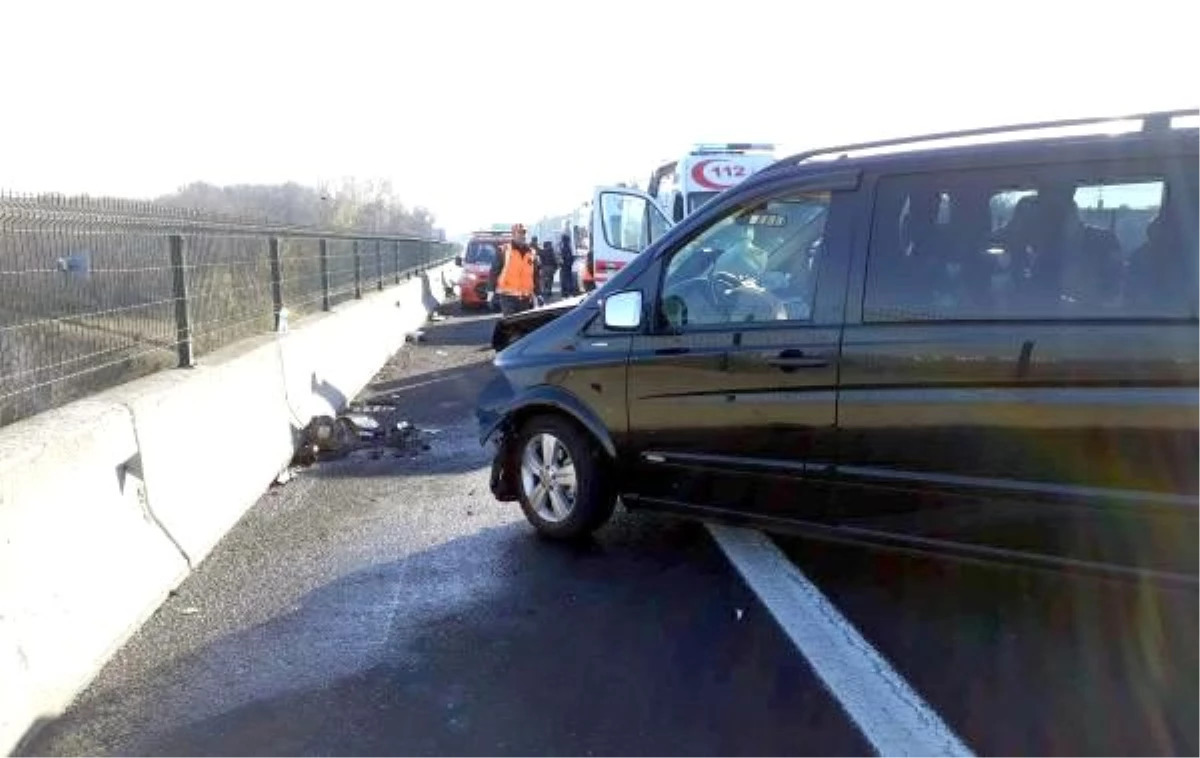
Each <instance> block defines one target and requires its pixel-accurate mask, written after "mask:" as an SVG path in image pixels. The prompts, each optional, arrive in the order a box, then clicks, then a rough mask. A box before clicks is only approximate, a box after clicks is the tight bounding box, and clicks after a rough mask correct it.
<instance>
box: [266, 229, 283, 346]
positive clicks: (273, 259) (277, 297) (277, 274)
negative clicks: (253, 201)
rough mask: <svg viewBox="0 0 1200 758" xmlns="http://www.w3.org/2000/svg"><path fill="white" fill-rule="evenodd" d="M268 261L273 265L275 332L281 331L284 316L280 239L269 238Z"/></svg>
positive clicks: (272, 298)
mask: <svg viewBox="0 0 1200 758" xmlns="http://www.w3.org/2000/svg"><path fill="white" fill-rule="evenodd" d="M267 259H268V260H269V261H270V263H271V303H272V305H274V306H275V331H279V327H280V326H281V324H280V318H281V316H282V314H283V273H282V266H280V264H279V238H278V237H268V238H267Z"/></svg>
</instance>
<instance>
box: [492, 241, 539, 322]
mask: <svg viewBox="0 0 1200 758" xmlns="http://www.w3.org/2000/svg"><path fill="white" fill-rule="evenodd" d="M536 261H537V253H536V251H534V249H533V248H532V247H530V246H529V244H528V243H527V242H526V241H525V226H524V225H523V224H513V227H512V242H510V243H508V244H507V245H505V246H504V247H502V248H501V249H500V254H499V255H497V256H496V258H495V259H494V260H493V261H492V276H491V279H492V291H493V292H495V293H496V297H497V298H498V299H499V300H500V310H501V312H502V313H504V315H506V316H507V315H509V314H512V313H520V312H521V311H527V310H529V309H530V308H532V307H533V295H534V284H533V282H534V279H533V272H534V267H535V266H536Z"/></svg>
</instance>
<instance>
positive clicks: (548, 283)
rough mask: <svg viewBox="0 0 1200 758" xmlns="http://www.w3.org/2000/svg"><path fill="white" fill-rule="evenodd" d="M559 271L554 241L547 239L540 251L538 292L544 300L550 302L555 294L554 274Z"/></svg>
mask: <svg viewBox="0 0 1200 758" xmlns="http://www.w3.org/2000/svg"><path fill="white" fill-rule="evenodd" d="M557 271H558V255H557V254H555V252H554V243H553V242H551V241H550V240H546V241H545V242H543V243H542V249H541V250H539V251H538V271H537V273H538V294H539V296H540V297H541V299H542V302H548V301H549V300H550V296H551V295H552V294H554V274H555V273H557Z"/></svg>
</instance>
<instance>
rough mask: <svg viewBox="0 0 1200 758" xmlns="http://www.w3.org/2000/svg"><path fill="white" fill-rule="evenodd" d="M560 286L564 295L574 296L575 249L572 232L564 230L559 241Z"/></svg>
mask: <svg viewBox="0 0 1200 758" xmlns="http://www.w3.org/2000/svg"><path fill="white" fill-rule="evenodd" d="M558 265H559V275H558V276H559V287H560V288H561V289H562V294H563V297H572V296H574V295H575V294H576V293H575V276H574V273H575V272H574V271H572V270H571V269H572V267H573V266H574V265H575V251H574V250H573V249H572V246H571V233H570V232H569V231H567V230H563V233H562V237H561V238H560V239H559V241H558Z"/></svg>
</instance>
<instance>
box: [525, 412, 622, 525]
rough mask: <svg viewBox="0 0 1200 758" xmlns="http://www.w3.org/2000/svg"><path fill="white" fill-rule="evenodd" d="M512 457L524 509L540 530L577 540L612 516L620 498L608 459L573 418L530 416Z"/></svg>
mask: <svg viewBox="0 0 1200 758" xmlns="http://www.w3.org/2000/svg"><path fill="white" fill-rule="evenodd" d="M513 460H514V462H515V465H516V471H515V475H516V483H517V491H518V493H519V498H518V499H519V501H520V503H521V510H522V511H523V512H524V513H525V518H526V519H528V520H529V523H530V524H533V527H534V528H535V529H537V531H538V533H539V534H540V535H542V536H544V537H549V538H551V539H558V540H578V539H582V538H584V537H587V536H588V535H590V534H592V533H593V532H595V531H596V530H597V529H599V528H600V527H601V526H603V525H604V524H605V523H606V522H607V521H608V520H609V519H610V518H611V517H612V514H613V509H614V508H615V507H616V502H617V497H616V490H615V488H614V487H613V483H612V477H611V466H610V463H609V461H608V458H607V456H606V455H605V454H604V451H603V450H601V449H600V448H599V447H598V446H597V445H596V443H595V442H594V441H593V440H592V438H591V437H590V436H589V435H588V434H587V432H585V431H583V430H582V429H580V428H579V427H578V426H577V425H576V424H574V423H572V422H571V421H569V420H567V419H565V418H562V417H561V416H555V415H542V416H535V417H533V418H531V419H530V420H529V421H527V422H526V423H525V424H524V425H523V426H522V427H521V431H520V432H519V433H518V434H517V439H516V445H515V446H514V449H513ZM572 474H573V476H572ZM572 481H573V482H574V486H573V487H572V486H570V482H572ZM543 482H545V483H546V484H547V486H545V487H542V486H541V484H542V483H543Z"/></svg>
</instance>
